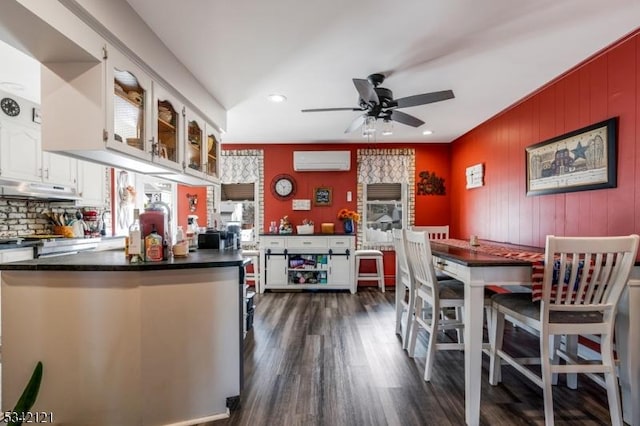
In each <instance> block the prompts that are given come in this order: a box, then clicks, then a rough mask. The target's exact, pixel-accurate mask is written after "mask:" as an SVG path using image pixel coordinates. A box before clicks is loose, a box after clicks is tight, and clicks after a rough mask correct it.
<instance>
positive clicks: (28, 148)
mask: <svg viewBox="0 0 640 426" xmlns="http://www.w3.org/2000/svg"><path fill="white" fill-rule="evenodd" d="M0 175H2V177H7V178H12V179H16V180H21V181H28V182H40V181H41V180H42V151H41V143H40V129H34V128H31V127H28V126H25V125H22V124H20V123H14V122H8V121H2V122H0Z"/></svg>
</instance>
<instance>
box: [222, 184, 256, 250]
mask: <svg viewBox="0 0 640 426" xmlns="http://www.w3.org/2000/svg"><path fill="white" fill-rule="evenodd" d="M220 189H221V191H220V199H221V201H222V202H221V204H220V218H221V220H222V223H223V224H224V225H226V226H229V225H238V226H240V241H241V242H251V241H255V239H256V235H255V234H256V225H255V224H256V201H255V200H256V195H255V184H253V183H223V184H222V185H221V188H220Z"/></svg>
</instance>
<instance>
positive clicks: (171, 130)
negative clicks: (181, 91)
mask: <svg viewBox="0 0 640 426" xmlns="http://www.w3.org/2000/svg"><path fill="white" fill-rule="evenodd" d="M153 94H154V107H155V124H156V126H155V131H154V139H153V146H152V150H153V158H154V161H155V162H157V163H159V164H162V165H164V166H167V167H169V168H171V169H175V170H178V171H182V158H183V150H182V144H183V143H184V142H183V132H182V126H183V122H182V121H183V120H182V118H183V116H182V111H183V109H184V105H183V104H182V103H180V102H179V101H178V100H177V99H176V98H175V97H174V96H172V95H171V94H170V93H169V92H168V91H166V90H164V88H162V86H160V85H158V84H154V86H153Z"/></svg>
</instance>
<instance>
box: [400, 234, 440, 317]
mask: <svg viewBox="0 0 640 426" xmlns="http://www.w3.org/2000/svg"><path fill="white" fill-rule="evenodd" d="M404 236H405V249H406V254H407V260H408V261H409V268H410V270H411V274H412V276H413V279H414V282H415V285H416V288H420V289H421V290H422V291H425V292H426V293H427V295H428V296H429V297H430V299H431V300H430V303H431V304H432V306H433V309H434V312H437V310H438V309H439V300H438V280H437V279H436V273H435V269H434V267H433V258H432V255H431V245H430V243H429V239H428V236H427V233H426V232H417V231H410V230H407V231H405V233H404Z"/></svg>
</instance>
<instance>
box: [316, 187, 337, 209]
mask: <svg viewBox="0 0 640 426" xmlns="http://www.w3.org/2000/svg"><path fill="white" fill-rule="evenodd" d="M332 202H333V188H331V187H328V186H320V187H318V188H314V189H313V205H314V206H330V205H331V203H332Z"/></svg>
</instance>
